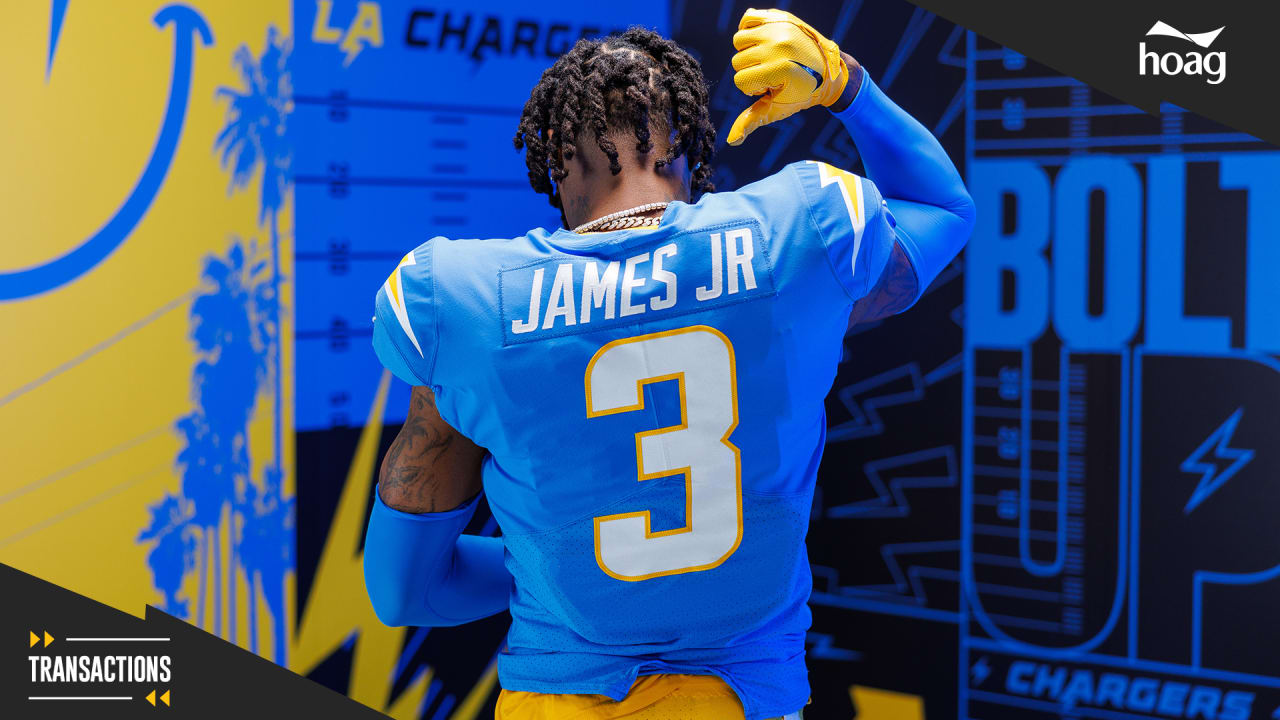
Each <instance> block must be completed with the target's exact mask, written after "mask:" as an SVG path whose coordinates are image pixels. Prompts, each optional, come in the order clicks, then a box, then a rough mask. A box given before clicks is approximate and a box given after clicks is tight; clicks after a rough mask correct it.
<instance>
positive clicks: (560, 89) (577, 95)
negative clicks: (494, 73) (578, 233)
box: [515, 27, 716, 207]
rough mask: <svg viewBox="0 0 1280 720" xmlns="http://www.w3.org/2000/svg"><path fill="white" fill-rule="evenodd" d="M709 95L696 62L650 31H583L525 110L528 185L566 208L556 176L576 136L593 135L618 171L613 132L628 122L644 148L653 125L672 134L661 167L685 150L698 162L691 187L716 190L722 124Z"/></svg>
mask: <svg viewBox="0 0 1280 720" xmlns="http://www.w3.org/2000/svg"><path fill="white" fill-rule="evenodd" d="M707 96H708V91H707V82H706V80H705V79H704V78H703V76H702V68H701V67H700V66H699V65H698V62H697V61H696V60H694V59H693V58H692V57H691V56H690V55H689V53H687V52H685V51H684V49H683V48H681V47H680V46H679V45H677V44H675V43H674V42H672V41H671V40H668V39H667V38H664V37H662V36H661V35H659V34H657V33H655V32H653V31H652V30H646V29H644V28H641V27H632V28H630V29H628V30H626V31H625V32H622V33H620V34H614V35H610V36H608V37H606V38H602V39H597V40H590V39H586V38H583V39H582V40H579V41H578V42H577V44H576V45H574V46H573V48H572V49H571V50H569V52H567V53H565V54H564V55H561V56H560V58H559V59H558V60H556V62H555V64H554V65H552V66H551V67H550V68H548V69H547V70H545V71H544V72H543V73H542V78H541V79H540V80H539V81H538V84H537V85H536V86H535V87H534V88H533V92H532V93H530V95H529V101H528V102H526V103H525V105H524V112H523V113H522V114H521V115H520V126H519V128H518V129H517V130H516V136H515V146H516V150H521V149H523V150H525V164H526V165H527V166H528V168H529V184H530V185H532V186H533V189H534V190H535V191H536V192H540V193H544V194H546V195H547V196H548V197H549V198H550V201H551V205H552V206H553V207H560V197H559V195H558V193H556V191H555V187H554V186H553V184H552V183H553V182H556V183H558V182H560V181H561V180H563V179H564V178H565V177H566V176H567V175H568V171H567V170H565V168H564V161H566V160H572V159H573V156H574V154H575V153H576V152H577V150H578V147H577V142H578V141H579V140H581V139H583V138H585V137H588V135H587V133H590V134H591V135H593V136H594V137H595V141H596V144H597V145H599V146H600V149H601V150H602V151H603V152H604V154H605V156H606V157H608V158H609V170H610V171H611V172H612V173H613V174H614V175H617V174H618V173H620V172H622V165H621V163H619V162H618V148H617V145H616V144H615V143H614V140H613V138H616V137H617V134H616V133H617V131H618V130H625V129H630V130H631V131H632V133H633V134H634V136H635V140H636V150H637V151H638V152H639V153H641V154H647V153H649V152H651V151H652V150H653V141H652V137H653V133H654V132H658V133H659V136H660V137H661V135H662V134H665V135H666V136H667V137H668V138H669V143H668V144H667V151H666V153H665V155H663V156H662V157H660V158H658V159H657V160H656V161H655V162H654V169H655V170H659V169H661V168H663V167H664V166H666V165H668V164H670V163H671V162H672V161H674V160H675V159H676V158H678V157H680V156H681V155H684V156H686V157H687V159H688V163H689V166H690V167H691V168H692V177H691V179H690V185H691V190H692V192H693V193H694V194H697V193H702V192H711V191H714V190H715V186H713V185H712V184H711V157H712V155H713V154H714V152H715V139H716V131H715V127H714V126H713V125H712V124H711V113H710V112H709V111H708V109H707ZM611 131H612V132H613V133H614V134H613V138H611V137H610V133H611Z"/></svg>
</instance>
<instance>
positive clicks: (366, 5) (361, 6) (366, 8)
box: [311, 0, 382, 67]
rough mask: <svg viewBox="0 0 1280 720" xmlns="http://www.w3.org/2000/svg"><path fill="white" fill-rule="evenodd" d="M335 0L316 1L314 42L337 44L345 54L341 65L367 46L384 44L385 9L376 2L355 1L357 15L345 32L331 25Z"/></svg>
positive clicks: (347, 64)
mask: <svg viewBox="0 0 1280 720" xmlns="http://www.w3.org/2000/svg"><path fill="white" fill-rule="evenodd" d="M332 14H333V0H316V21H315V23H314V24H313V25H312V26H311V40H312V42H316V43H322V44H325V45H337V46H338V47H339V48H341V49H342V51H343V52H344V53H346V57H344V58H343V59H342V67H348V66H349V65H351V61H352V60H355V59H356V56H357V55H359V54H360V51H361V50H363V49H365V47H374V48H380V47H382V8H381V7H379V6H378V3H376V2H369V1H368V0H361V2H358V3H356V14H355V17H353V18H351V23H350V24H349V25H347V28H346V30H345V31H343V30H341V29H339V28H336V27H333V26H332V25H330V24H329V23H330V19H331V17H332Z"/></svg>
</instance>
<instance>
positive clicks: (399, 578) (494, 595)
mask: <svg viewBox="0 0 1280 720" xmlns="http://www.w3.org/2000/svg"><path fill="white" fill-rule="evenodd" d="M479 501H480V498H479V496H476V498H475V499H473V500H472V501H471V502H469V503H467V504H466V505H463V506H462V507H459V508H457V509H454V510H449V511H448V512H440V513H421V514H415V513H406V512H401V511H399V510H395V509H393V508H391V507H389V506H388V505H387V504H386V503H384V502H382V498H380V497H378V493H377V491H375V492H374V500H373V513H372V514H371V515H370V517H369V530H368V532H367V533H366V534H365V540H364V582H365V587H366V588H367V589H368V591H369V599H370V600H371V601H372V602H373V610H374V612H375V613H377V615H378V619H380V620H382V622H384V623H386V624H387V625H426V626H433V627H435V626H442V625H460V624H462V623H465V622H471V621H472V620H479V619H480V618H484V617H488V616H490V615H493V614H495V613H498V612H501V611H503V610H506V609H507V606H508V603H509V602H510V598H511V590H512V579H511V573H509V572H507V568H506V565H505V564H504V551H503V545H502V538H493V537H480V536H477V535H463V534H462V531H463V529H464V528H466V526H467V523H468V522H469V521H470V520H471V516H472V515H474V514H475V511H476V504H477V503H479Z"/></svg>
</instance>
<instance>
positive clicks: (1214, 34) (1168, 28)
mask: <svg viewBox="0 0 1280 720" xmlns="http://www.w3.org/2000/svg"><path fill="white" fill-rule="evenodd" d="M1226 29H1227V26H1226V25H1223V26H1222V27H1220V28H1218V29H1217V30H1210V31H1209V32H1202V33H1184V32H1182V31H1181V30H1179V29H1178V28H1176V27H1174V26H1172V25H1170V24H1169V23H1166V22H1164V21H1163V20H1157V21H1156V24H1155V25H1152V26H1151V29H1150V30H1148V31H1147V35H1167V36H1168V37H1176V38H1182V39H1183V40H1187V41H1189V42H1193V43H1195V44H1196V45H1199V46H1200V47H1202V48H1208V47H1209V46H1210V45H1212V44H1213V41H1214V40H1217V39H1218V33H1220V32H1222V31H1223V30H1226Z"/></svg>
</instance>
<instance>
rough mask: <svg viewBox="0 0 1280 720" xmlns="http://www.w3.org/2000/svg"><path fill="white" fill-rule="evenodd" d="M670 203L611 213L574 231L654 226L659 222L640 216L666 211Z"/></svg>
mask: <svg viewBox="0 0 1280 720" xmlns="http://www.w3.org/2000/svg"><path fill="white" fill-rule="evenodd" d="M667 205H670V203H668V202H652V203H645V204H644V205H637V206H636V207H633V208H628V209H626V210H619V211H618V212H616V213H609V214H608V215H605V216H604V217H598V218H596V219H595V220H592V221H590V222H585V223H583V224H581V225H579V226H578V227H576V228H574V229H573V231H574V232H576V233H584V232H599V231H603V230H622V229H624V228H632V227H640V226H642V225H654V224H656V222H657V219H655V218H648V217H639V216H640V215H642V214H644V213H648V212H653V211H654V210H665V209H666V207H667Z"/></svg>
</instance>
